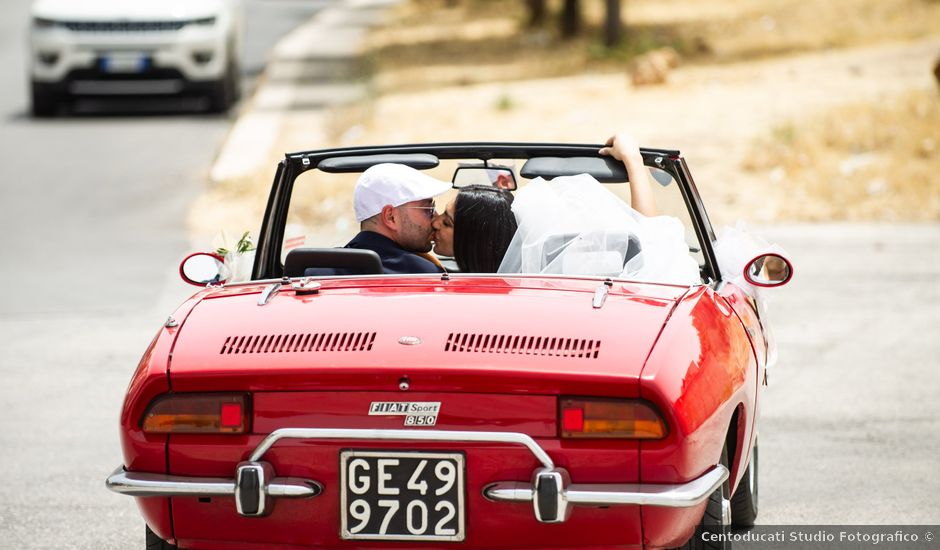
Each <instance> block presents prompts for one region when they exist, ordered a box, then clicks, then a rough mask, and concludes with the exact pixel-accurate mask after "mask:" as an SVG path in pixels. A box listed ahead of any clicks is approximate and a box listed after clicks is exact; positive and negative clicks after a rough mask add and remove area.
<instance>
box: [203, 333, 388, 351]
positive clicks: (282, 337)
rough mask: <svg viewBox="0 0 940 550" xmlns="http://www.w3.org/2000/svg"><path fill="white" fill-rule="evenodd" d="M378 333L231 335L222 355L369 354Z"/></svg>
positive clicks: (223, 345)
mask: <svg viewBox="0 0 940 550" xmlns="http://www.w3.org/2000/svg"><path fill="white" fill-rule="evenodd" d="M375 334H376V333H374V332H328V333H307V334H256V335H253V336H229V337H227V338H226V339H225V343H224V344H222V350H221V351H219V354H222V355H224V354H229V353H291V352H300V353H309V352H316V351H369V350H371V349H372V343H373V342H375Z"/></svg>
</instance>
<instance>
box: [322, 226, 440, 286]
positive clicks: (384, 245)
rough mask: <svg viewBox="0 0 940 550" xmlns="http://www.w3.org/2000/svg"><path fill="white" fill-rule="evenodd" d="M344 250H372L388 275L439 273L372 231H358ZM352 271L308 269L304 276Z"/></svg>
mask: <svg viewBox="0 0 940 550" xmlns="http://www.w3.org/2000/svg"><path fill="white" fill-rule="evenodd" d="M346 248H359V249H364V250H372V251H374V252H375V253H376V254H378V255H379V258H381V259H382V267H383V268H384V269H385V273H388V274H409V273H441V269H440V268H438V267H437V266H436V265H435V264H434V262H431V261H428V260H426V259H424V258H422V257H420V256H418V255H416V254H414V253H412V252H408V251H407V250H405V249H404V248H402V247H400V246H398V243H396V242H395V241H393V240H392V239H389V238H388V237H386V236H384V235H379V234H378V233H374V232H372V231H360V232H359V234H358V235H356V236H355V237H353V239H352V240H351V241H349V243H347V244H346ZM356 274H357V273H356V272H355V271H354V270H350V269H342V268H338V269H333V268H310V269H307V270H305V271H304V275H305V276H308V277H311V276H317V275H356Z"/></svg>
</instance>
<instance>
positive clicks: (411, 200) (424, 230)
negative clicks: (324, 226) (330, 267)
mask: <svg viewBox="0 0 940 550" xmlns="http://www.w3.org/2000/svg"><path fill="white" fill-rule="evenodd" d="M450 188H451V184H450V183H447V182H443V181H439V180H436V179H434V178H432V177H430V176H427V175H425V174H422V173H421V172H419V171H418V170H415V169H414V168H411V167H410V166H405V165H404V164H392V163H383V164H376V165H375V166H372V167H370V168H369V169H367V170H366V171H365V172H363V173H362V175H361V176H360V177H359V180H358V181H357V182H356V189H355V191H354V192H353V209H354V210H355V213H356V221H358V222H359V229H360V231H359V234H358V235H356V236H355V237H353V239H352V240H351V241H349V243H348V244H347V245H346V248H359V249H365V250H372V251H375V252H376V253H377V254H378V255H379V258H381V260H382V267H383V268H384V270H385V273H386V274H400V273H441V272H442V271H443V270H442V269H441V268H440V267H439V265H438V264H437V263H435V262H433V261H432V260H431V259H429V258H431V256H430V255H426V256H425V255H423V254H426V253H428V252H430V251H431V236H432V234H433V232H434V230H433V228H432V227H431V220H432V219H433V218H434V214H435V211H434V200H433V197H435V196H437V195H440V194H441V193H444V192H445V191H447V190H448V189H450ZM320 271H322V270H307V272H305V273H304V274H305V275H322V274H323V273H321V272H320ZM335 271H336V273H335V274H337V275H346V274H352V273H346V271H347V270H341V269H336V270H335Z"/></svg>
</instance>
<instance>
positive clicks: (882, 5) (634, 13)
mask: <svg viewBox="0 0 940 550" xmlns="http://www.w3.org/2000/svg"><path fill="white" fill-rule="evenodd" d="M552 4H556V5H557V4H558V2H557V1H556V2H553V3H552ZM582 4H584V6H585V8H586V10H585V31H584V33H583V34H582V36H581V37H579V38H576V39H573V40H569V41H562V40H560V39H559V38H558V36H557V31H556V28H555V26H554V25H546V26H544V27H542V28H536V29H527V28H526V12H525V3H524V2H521V1H519V0H462V1H460V2H447V1H446V0H410V1H408V2H404V3H402V4H401V5H400V6H399V7H398V8H397V11H396V13H395V16H394V19H393V21H392V23H391V24H389V25H388V26H387V27H385V28H384V29H381V30H379V31H377V32H375V33H374V34H373V35H372V37H371V42H370V45H371V50H372V51H373V58H374V63H375V66H376V67H377V69H378V71H377V75H376V83H377V89H378V90H379V92H380V93H388V92H395V91H410V90H419V89H426V88H430V87H440V86H452V85H467V84H474V83H480V82H495V81H507V80H522V79H531V78H545V77H556V76H562V75H570V74H576V73H581V72H585V71H591V72H600V71H620V70H622V69H623V66H624V63H625V62H626V61H627V60H629V59H630V58H632V57H633V56H634V55H636V54H638V53H642V52H645V51H648V50H651V49H654V48H658V47H662V46H670V47H673V48H674V49H676V50H677V51H678V52H679V54H680V55H681V56H682V57H683V58H684V59H685V60H686V61H692V62H702V63H715V62H732V61H742V60H751V59H757V58H763V57H769V56H777V55H785V54H793V53H799V52H805V51H814V50H819V49H825V48H841V47H850V46H859V45H864V44H871V43H875V42H883V41H891V40H912V39H918V38H923V37H925V36H929V35H931V34H936V32H937V29H940V2H938V1H936V0H764V1H761V2H755V1H753V0H709V1H707V2H703V1H701V0H630V1H628V2H624V3H623V5H624V20H625V21H626V22H627V25H628V29H627V35H628V39H627V41H626V43H625V44H624V45H623V46H621V47H619V48H617V49H614V50H610V49H606V48H605V47H603V46H602V45H601V43H600V38H599V37H600V36H601V32H600V25H601V20H602V14H601V11H600V10H601V9H602V2H582ZM556 7H557V6H556Z"/></svg>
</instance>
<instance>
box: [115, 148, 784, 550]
mask: <svg viewBox="0 0 940 550" xmlns="http://www.w3.org/2000/svg"><path fill="white" fill-rule="evenodd" d="M598 147H599V146H596V145H560V144H518V143H496V144H494V143H468V144H430V145H409V146H390V147H368V148H344V149H330V150H320V151H312V152H303V153H297V154H290V155H287V156H286V157H285V159H284V160H283V161H282V162H281V163H280V164H279V166H278V168H277V173H276V176H275V179H274V184H273V187H272V190H271V194H270V198H269V200H268V204H267V210H266V213H265V215H264V220H263V223H262V226H261V230H260V233H259V237H258V242H257V250H256V251H255V255H254V261H253V266H252V268H251V273H250V277H249V280H246V281H242V282H233V281H225V280H224V279H226V278H228V276H227V275H226V274H225V273H224V272H222V271H221V269H222V267H223V266H222V265H221V263H220V262H218V261H217V259H216V258H215V257H213V255H209V254H196V255H193V256H191V257H189V258H187V260H185V261H184V263H183V265H182V266H181V273H182V274H183V277H184V279H186V280H187V281H189V282H193V283H198V284H200V285H202V286H204V287H205V288H203V289H201V290H200V291H199V292H197V293H196V294H195V295H194V296H193V297H192V298H190V299H189V300H187V301H186V302H185V303H183V304H182V305H181V306H180V307H179V308H178V309H177V310H176V311H175V312H173V314H172V315H171V316H170V318H169V319H168V320H167V322H166V324H165V326H164V327H162V328H161V330H160V331H159V333H158V334H157V336H156V337H155V338H154V340H153V342H152V343H151V345H150V347H149V348H148V349H147V351H146V353H145V354H144V356H143V359H142V360H141V361H140V364H139V366H138V368H137V370H136V372H135V373H134V375H133V378H132V380H131V383H130V387H129V389H128V392H127V397H126V399H125V402H124V406H123V411H122V415H121V442H122V448H123V455H124V457H123V464H122V465H121V466H120V467H118V468H117V470H115V471H114V473H113V474H112V475H111V476H110V477H109V478H108V480H107V486H108V487H109V488H110V489H111V490H113V491H116V492H118V493H122V494H126V495H131V496H133V497H135V498H136V500H137V503H138V506H139V508H140V511H141V514H142V515H143V518H144V520H145V522H146V524H147V527H146V531H147V545H148V546H147V547H148V548H175V547H180V548H259V549H260V548H365V547H375V548H440V547H450V546H455V545H463V546H467V547H471V548H547V547H569V548H611V547H644V548H664V547H665V548H670V547H680V546H686V545H688V546H689V547H692V548H700V547H723V544H724V543H723V542H722V540H721V537H716V536H712V535H715V534H718V535H720V534H721V533H722V532H724V531H725V530H726V529H728V528H729V527H730V526H737V527H749V526H752V525H753V524H754V520H755V517H756V515H757V459H758V454H757V434H758V430H757V424H756V421H757V418H758V409H759V407H760V400H761V397H760V389H761V387H762V385H763V383H764V381H765V373H766V369H767V367H768V363H769V362H772V361H773V357H774V346H773V340H772V338H771V337H770V333H769V331H768V327H767V326H766V323H767V318H766V315H765V314H764V309H763V305H762V298H761V294H760V292H759V288H760V287H768V286H776V285H779V284H783V283H785V282H786V281H787V280H789V278H790V275H791V267H790V264H789V262H788V261H787V260H786V259H785V258H783V257H782V256H780V255H778V254H775V253H773V252H765V251H759V250H758V251H757V253H754V254H752V251H748V250H738V251H737V252H738V254H737V255H738V256H742V255H743V256H746V257H747V259H746V260H745V261H743V262H741V263H740V265H739V266H738V267H736V268H734V269H729V268H728V267H727V266H726V265H720V264H721V259H720V258H719V256H721V253H720V251H719V248H722V247H723V248H724V249H727V248H728V246H727V244H724V245H720V244H719V240H716V236H715V232H714V230H713V228H712V226H711V224H710V222H709V220H708V217H707V215H706V213H705V209H704V207H703V205H702V202H701V200H700V198H699V195H698V192H697V190H696V187H695V185H694V183H693V181H692V177H691V175H690V173H689V170H688V167H687V165H686V162H685V160H684V159H683V158H682V157H681V156H680V154H679V152H678V151H669V150H653V149H642V150H641V154H642V157H643V161H644V164H645V165H646V166H647V167H648V169H649V171H650V173H651V174H652V175H653V177H654V179H655V181H656V182H657V183H654V184H653V187H654V188H655V193H656V201H657V203H658V205H659V210H660V212H661V213H662V214H664V215H665V217H664V218H663V219H666V218H668V219H669V220H670V221H669V223H670V224H672V225H671V227H678V228H679V230H678V233H677V234H678V235H679V237H678V238H679V239H680V240H681V242H682V246H681V247H680V254H681V255H682V256H684V261H686V262H694V264H693V270H692V274H693V280H685V281H684V282H676V281H675V280H670V279H669V278H668V277H667V278H665V279H664V280H643V277H639V276H633V275H631V273H632V272H627V271H626V270H623V271H622V270H621V268H623V267H624V266H625V265H627V262H626V260H627V259H626V257H625V256H623V255H621V256H619V260H618V261H616V262H614V263H615V268H614V269H613V270H611V268H610V267H609V266H610V261H609V260H610V258H611V254H610V251H609V250H601V251H597V250H595V251H591V250H584V251H581V252H579V255H577V256H572V257H575V258H580V260H578V261H577V262H569V264H570V265H568V267H567V268H566V269H563V270H561V271H560V272H556V273H545V272H540V273H526V272H524V271H523V272H516V273H513V272H500V273H459V272H457V271H456V270H454V269H448V270H447V271H445V272H443V273H438V274H419V275H387V274H383V272H382V265H381V263H380V261H379V258H378V256H376V255H374V254H373V253H370V252H367V253H365V254H361V252H362V251H351V250H349V249H345V248H341V246H342V244H343V243H345V240H346V239H348V237H349V236H350V235H351V234H352V233H354V232H355V231H354V230H353V228H352V224H350V223H348V222H344V221H343V218H342V215H343V211H344V210H349V209H350V207H349V206H348V203H344V202H342V201H335V200H333V198H332V197H333V196H334V195H335V194H336V193H339V192H342V191H343V190H349V189H351V185H352V182H354V181H355V178H356V177H357V175H358V174H359V173H361V172H363V171H364V170H366V169H367V168H369V167H370V166H373V165H375V164H377V163H385V162H392V163H400V164H406V165H409V166H411V167H414V168H417V169H419V170H423V171H427V172H426V173H428V174H432V175H434V176H435V177H437V178H438V179H444V180H449V181H453V184H454V187H455V188H459V187H461V186H462V185H463V184H465V183H466V182H468V181H470V180H474V179H479V177H478V176H481V175H484V174H487V175H491V169H493V167H498V168H495V169H496V170H499V171H502V172H504V175H506V176H509V179H511V181H512V183H511V187H510V188H511V189H518V191H516V193H517V202H519V201H520V200H521V198H520V197H521V195H522V194H523V193H525V190H526V188H527V187H528V186H531V185H535V183H534V182H535V181H538V182H542V183H544V182H546V181H547V182H551V181H555V180H559V181H560V180H561V179H562V178H574V179H571V181H581V180H578V179H577V178H578V177H582V178H583V177H584V176H577V175H579V174H587V175H588V176H589V177H590V178H589V179H590V180H591V181H594V180H597V181H600V182H602V183H603V184H604V185H603V187H604V188H605V189H610V191H611V192H613V193H615V194H620V195H624V196H626V193H627V191H628V187H627V186H626V185H624V182H625V181H626V180H627V173H626V171H625V170H624V167H623V166H622V165H620V164H619V163H617V162H616V161H613V160H612V159H610V158H607V157H602V156H599V155H598ZM517 166H518V167H519V168H518V173H517V172H516V167H517ZM481 168H483V169H482V170H481ZM491 179H492V178H491ZM492 181H494V182H495V180H492ZM595 183H596V182H595ZM494 185H495V183H494ZM337 205H338V206H337ZM331 209H332V210H331ZM337 213H338V214H337ZM330 216H333V217H334V218H336V217H337V216H338V218H337V220H334V221H330V222H327V221H325V220H326V219H328V218H329V217H330ZM560 225H563V224H560ZM570 229H571V228H570V227H561V226H559V231H558V234H557V235H550V237H551V238H552V239H554V240H553V241H552V242H554V243H555V244H553V245H552V246H554V247H556V248H557V249H559V250H560V249H564V248H565V247H567V246H574V245H573V244H572V242H573V241H574V240H577V239H572V237H571V231H570ZM318 240H319V241H320V244H321V246H320V247H319V248H315V247H312V246H311V245H312V244H313V243H314V242H316V241H318ZM614 240H617V239H611V238H606V240H605V241H604V242H607V243H610V242H611V241H614ZM641 241H642V240H641ZM641 241H638V242H640V244H642V245H644V246H646V247H647V248H650V247H649V245H648V244H644V243H643V242H641ZM631 242H632V241H631V237H629V236H624V237H623V240H622V242H620V244H622V245H623V246H622V247H621V248H620V249H621V250H622V251H624V250H625V251H626V252H623V254H626V255H627V256H630V255H631V254H635V252H632V253H631V252H630V250H631V248H630V243H631ZM323 244H326V245H328V246H323ZM337 245H338V246H339V247H336V248H330V247H331V246H337ZM634 248H636V247H634ZM725 255H726V256H734V254H730V255H729V254H727V250H726V252H725ZM743 256H742V257H743ZM592 258H595V259H598V258H599V259H600V261H599V262H595V263H592ZM581 260H583V261H581ZM443 263H444V265H445V266H447V265H449V264H448V262H447V259H444V262H443ZM585 266H588V267H585ZM605 266H606V267H605ZM771 267H773V269H771ZM312 268H313V269H323V268H327V269H328V268H344V269H351V270H352V272H353V274H349V275H342V276H338V275H330V274H325V275H318V276H313V277H311V276H305V273H306V274H307V275H309V274H310V271H309V270H310V269H312ZM200 270H202V272H200ZM637 273H641V272H637ZM207 283H208V284H207Z"/></svg>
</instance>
